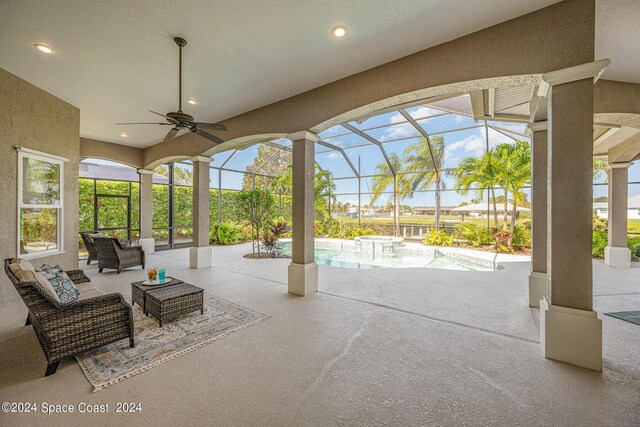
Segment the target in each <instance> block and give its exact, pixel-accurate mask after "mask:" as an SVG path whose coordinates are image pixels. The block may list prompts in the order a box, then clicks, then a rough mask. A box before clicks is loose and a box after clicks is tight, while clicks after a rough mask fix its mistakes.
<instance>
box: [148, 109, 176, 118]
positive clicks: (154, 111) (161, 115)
mask: <svg viewBox="0 0 640 427" xmlns="http://www.w3.org/2000/svg"><path fill="white" fill-rule="evenodd" d="M149 112H150V113H153V114H157V115H159V116H162V117H164V118H165V119H171V117H169V116H165V115H164V114H160V113H157V112H155V111H151V110H149Z"/></svg>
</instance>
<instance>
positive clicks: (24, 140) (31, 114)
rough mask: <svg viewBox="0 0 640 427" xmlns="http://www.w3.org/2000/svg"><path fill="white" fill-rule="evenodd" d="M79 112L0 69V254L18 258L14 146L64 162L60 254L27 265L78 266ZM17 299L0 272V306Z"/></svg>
mask: <svg viewBox="0 0 640 427" xmlns="http://www.w3.org/2000/svg"><path fill="white" fill-rule="evenodd" d="M79 143H80V110H78V108H76V107H74V106H73V105H70V104H68V103H66V102H64V101H62V100H61V99H59V98H56V97H55V96H53V95H51V94H49V93H47V92H45V91H44V90H42V89H39V88H37V87H35V86H33V85H32V84H30V83H28V82H26V81H24V80H22V79H20V78H18V77H16V76H14V75H13V74H11V73H9V72H7V71H6V70H3V69H2V68H0V159H2V167H0V194H2V202H1V203H0V223H1V224H2V226H1V227H0V242H1V243H2V244H0V256H1V257H2V259H3V260H4V259H5V258H13V257H15V256H16V255H17V239H18V236H17V233H18V227H17V216H18V214H17V212H18V208H17V187H18V176H17V169H18V152H17V151H16V149H15V146H16V145H20V146H22V147H25V148H30V149H33V150H38V151H41V152H44V153H47V154H54V155H57V156H61V157H65V158H67V159H69V161H68V162H66V163H65V166H64V213H63V215H64V218H63V227H64V243H63V245H64V246H63V248H64V251H65V253H64V254H62V255H55V256H49V257H43V258H37V259H35V260H33V261H32V263H33V264H34V265H41V264H44V263H47V264H60V265H62V266H63V267H64V268H65V269H72V268H77V267H78V161H79V156H78V153H79ZM17 298H19V297H18V293H17V292H16V291H15V289H14V288H13V285H11V282H10V281H9V279H8V278H7V277H6V275H5V274H4V273H2V274H0V305H3V304H5V303H7V302H9V301H12V300H15V299H17Z"/></svg>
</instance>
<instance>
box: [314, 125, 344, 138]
mask: <svg viewBox="0 0 640 427" xmlns="http://www.w3.org/2000/svg"><path fill="white" fill-rule="evenodd" d="M341 130H343V129H342V126H340V125H335V126H332V127H330V128H329V129H325V130H323V131H322V132H320V133H319V134H318V135H320V137H321V138H323V137H327V136H330V135H336V134H338V133H340V131H341Z"/></svg>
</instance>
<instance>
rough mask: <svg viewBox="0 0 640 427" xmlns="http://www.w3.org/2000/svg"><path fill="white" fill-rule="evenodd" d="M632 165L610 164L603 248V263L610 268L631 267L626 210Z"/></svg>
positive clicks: (628, 163) (627, 163) (629, 163)
mask: <svg viewBox="0 0 640 427" xmlns="http://www.w3.org/2000/svg"><path fill="white" fill-rule="evenodd" d="M632 164H633V163H631V162H624V163H610V164H609V165H608V167H607V174H608V177H609V179H608V181H609V198H608V204H609V212H608V218H609V242H608V243H609V244H608V245H607V247H606V248H604V262H605V264H607V265H610V266H611V267H626V268H630V267H631V251H630V250H629V248H628V247H627V209H628V206H627V204H628V202H627V198H628V196H629V190H628V185H629V184H628V181H629V166H631V165H632Z"/></svg>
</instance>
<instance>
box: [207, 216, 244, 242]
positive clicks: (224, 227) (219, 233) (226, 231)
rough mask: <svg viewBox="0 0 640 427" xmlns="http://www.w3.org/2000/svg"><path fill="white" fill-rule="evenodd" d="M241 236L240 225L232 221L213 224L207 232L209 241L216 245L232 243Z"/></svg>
mask: <svg viewBox="0 0 640 427" xmlns="http://www.w3.org/2000/svg"><path fill="white" fill-rule="evenodd" d="M241 236H242V233H241V231H240V227H239V226H238V225H237V224H236V223H235V222H232V221H227V222H222V223H220V224H213V225H212V226H211V231H210V232H209V241H210V242H211V243H217V244H218V245H233V244H235V243H238V240H239V239H240V237H241Z"/></svg>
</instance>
